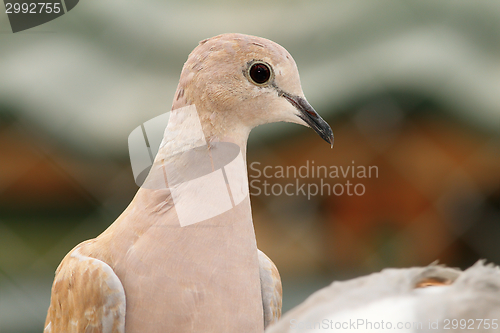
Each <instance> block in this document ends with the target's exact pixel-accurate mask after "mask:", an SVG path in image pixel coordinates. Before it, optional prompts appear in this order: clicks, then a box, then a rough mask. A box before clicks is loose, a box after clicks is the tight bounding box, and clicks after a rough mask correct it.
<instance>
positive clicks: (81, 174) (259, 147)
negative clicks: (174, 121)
mask: <svg viewBox="0 0 500 333" xmlns="http://www.w3.org/2000/svg"><path fill="white" fill-rule="evenodd" d="M1 8H3V7H1ZM225 32H240V33H246V34H252V35H257V36H261V37H266V38H268V39H271V40H273V41H275V42H277V43H279V44H281V45H283V46H284V47H285V48H287V49H288V51H290V53H291V54H292V55H293V56H294V58H295V60H296V62H297V65H298V67H299V71H300V74H301V79H302V86H303V89H304V92H305V95H306V96H307V98H308V100H309V102H310V103H311V104H312V105H313V106H314V107H315V108H316V110H317V111H318V112H319V113H320V114H321V115H322V116H323V117H324V118H325V119H326V120H327V121H328V122H329V123H330V125H331V126H332V128H333V131H334V133H335V142H336V143H335V148H334V149H333V150H331V149H330V147H329V146H328V144H326V143H325V142H323V141H322V140H321V139H320V138H319V137H318V136H317V135H316V134H315V133H314V132H313V131H312V130H310V129H307V128H304V127H300V126H297V125H293V124H271V125H266V126H262V127H259V128H257V129H256V130H254V131H253V132H252V134H251V135H250V140H249V149H248V164H249V165H250V164H251V163H252V162H259V163H260V165H259V167H258V168H259V169H260V170H262V169H263V168H264V167H265V166H293V165H295V166H296V167H300V166H302V165H305V164H306V163H310V164H311V163H312V162H313V161H314V164H315V165H324V166H328V167H329V166H338V167H340V166H343V167H344V168H346V167H347V166H352V165H355V166H366V167H368V166H376V167H377V169H378V177H372V178H357V177H354V178H352V177H349V176H348V177H346V178H344V177H340V178H339V179H333V178H325V179H320V178H318V177H311V178H307V179H300V181H301V182H303V183H306V184H321V181H323V182H328V183H329V184H330V185H335V184H336V183H341V184H345V183H346V181H347V180H349V181H350V182H351V183H353V184H358V183H361V184H363V187H364V189H365V192H364V194H363V195H361V196H358V195H351V196H350V195H347V194H346V193H344V194H342V195H315V196H312V197H311V198H309V199H308V198H307V197H306V196H303V195H294V196H287V195H269V196H266V195H264V194H261V195H254V196H252V205H253V213H254V223H255V228H256V234H257V242H258V245H259V247H260V248H261V249H262V250H263V251H264V252H266V253H267V254H268V255H269V256H270V257H271V258H272V259H273V260H274V261H275V263H276V265H277V266H278V268H279V269H280V272H281V275H282V279H283V287H284V310H285V311H286V310H288V309H290V308H291V307H293V306H295V305H297V304H298V303H300V302H301V301H302V300H303V299H304V298H305V297H306V296H308V295H309V294H311V293H312V292H313V291H315V290H317V289H319V288H320V287H323V286H325V285H327V284H329V283H330V282H331V281H333V280H334V279H346V278H351V277H355V276H359V275H361V274H368V273H370V272H375V271H378V270H380V269H382V268H384V267H408V266H417V265H427V264H429V263H431V262H433V261H435V260H439V261H440V262H441V263H445V264H447V265H450V266H456V267H461V268H465V267H468V266H469V265H471V264H472V263H474V262H475V261H476V260H478V259H479V258H486V259H488V260H489V261H492V262H495V263H497V264H499V263H500V242H499V241H500V140H499V128H500V2H495V1H435V0H429V1H422V0H419V1H382V0H379V1H351V0H343V1H275V2H272V3H270V2H265V1H254V2H248V1H215V2H209V1H205V2H202V1H184V2H182V3H181V2H173V1H158V0H145V1H141V2H137V1H135V2H133V1H115V0H106V1H92V0H88V1H81V2H80V3H79V4H78V5H77V6H76V7H75V8H74V9H73V10H72V11H71V12H69V13H68V14H66V15H63V16H62V17H60V18H58V19H56V20H54V21H52V22H49V23H46V24H44V25H41V26H39V27H36V28H33V29H30V30H26V31H23V32H19V33H16V34H12V32H11V30H10V27H9V22H8V19H7V15H6V14H5V13H4V10H3V9H2V13H1V14H0V332H1V333H13V332H26V333H27V332H41V331H42V330H43V323H44V319H45V315H46V310H47V307H48V304H49V297H50V288H51V283H52V279H53V276H54V271H55V269H56V267H57V265H58V264H59V262H60V260H61V259H62V258H63V256H64V255H65V254H66V253H67V252H68V251H69V250H70V249H71V248H73V247H74V246H75V245H76V244H78V243H79V242H81V241H83V240H85V239H89V238H93V237H95V236H97V235H98V234H99V233H100V232H102V231H103V230H104V229H105V228H107V227H108V226H109V225H110V223H112V222H113V221H114V219H115V218H116V217H117V216H118V215H119V214H120V213H121V212H122V210H123V209H124V208H125V207H126V206H127V204H128V203H129V202H130V200H131V199H132V197H133V195H134V193H135V191H136V190H137V186H136V185H135V183H134V179H133V176H132V171H131V167H130V161H129V157H128V148H127V137H128V134H129V133H130V132H131V131H132V130H133V129H134V128H135V127H137V126H138V125H140V124H141V123H143V122H144V121H147V120H149V119H150V118H153V117H155V116H157V115H159V114H161V113H164V112H167V111H169V110H170V106H171V102H172V97H173V94H174V92H175V88H176V85H177V81H178V77H179V74H180V71H181V68H182V65H183V63H184V61H185V60H186V58H187V56H188V54H189V52H190V51H191V50H192V49H193V48H194V47H195V46H196V45H197V43H198V41H200V40H202V39H205V38H207V37H211V36H214V35H218V34H220V33H225ZM249 175H250V176H257V174H256V172H254V171H252V170H249ZM255 179H257V180H260V181H261V183H260V184H262V182H263V181H264V180H267V181H268V183H270V184H281V185H282V186H284V185H286V184H287V183H290V182H295V179H281V178H276V177H272V178H269V179H267V178H265V177H264V176H261V177H260V178H252V179H251V180H255ZM254 184H255V185H256V186H260V185H258V182H257V183H254ZM260 187H261V188H262V186H260ZM262 189H263V188H262ZM252 192H254V193H255V190H253V191H252Z"/></svg>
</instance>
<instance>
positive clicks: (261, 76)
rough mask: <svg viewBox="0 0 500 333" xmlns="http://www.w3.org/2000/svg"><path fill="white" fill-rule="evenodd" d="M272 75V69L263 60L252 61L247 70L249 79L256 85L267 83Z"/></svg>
mask: <svg viewBox="0 0 500 333" xmlns="http://www.w3.org/2000/svg"><path fill="white" fill-rule="evenodd" d="M272 75H273V71H272V70H271V66H269V65H268V64H266V63H265V62H260V61H259V62H254V63H253V64H252V65H251V66H250V68H249V70H248V76H249V77H250V80H251V81H252V83H254V84H256V85H258V86H262V85H265V84H266V83H268V82H269V81H270V79H271V77H272Z"/></svg>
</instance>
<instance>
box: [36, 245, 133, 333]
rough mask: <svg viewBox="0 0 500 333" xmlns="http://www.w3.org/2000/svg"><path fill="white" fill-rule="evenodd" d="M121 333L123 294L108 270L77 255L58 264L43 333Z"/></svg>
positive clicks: (123, 329) (75, 250) (77, 248)
mask: <svg viewBox="0 0 500 333" xmlns="http://www.w3.org/2000/svg"><path fill="white" fill-rule="evenodd" d="M73 332H74V333H77V332H78V333H81V332H85V333H124V332H125V291H124V290H123V285H122V283H121V282H120V279H119V278H118V276H116V274H115V273H114V271H113V270H112V269H111V267H110V266H109V265H108V264H106V263H104V262H103V261H101V260H98V259H95V258H90V257H87V256H84V255H82V254H80V252H79V246H78V247H76V248H75V249H74V250H73V251H71V252H70V253H69V254H68V255H67V256H66V257H65V258H64V259H63V261H62V262H61V264H60V265H59V267H58V268H57V271H56V277H55V279H54V283H53V285H52V294H51V301H50V307H49V310H48V313H47V320H46V321H45V329H44V333H73Z"/></svg>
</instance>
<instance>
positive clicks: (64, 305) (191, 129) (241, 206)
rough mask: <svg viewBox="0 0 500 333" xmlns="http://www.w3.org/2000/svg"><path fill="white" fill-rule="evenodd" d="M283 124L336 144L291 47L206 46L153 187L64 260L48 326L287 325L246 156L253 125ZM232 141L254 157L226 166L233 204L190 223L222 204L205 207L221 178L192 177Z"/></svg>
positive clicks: (253, 41)
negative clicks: (260, 244)
mask: <svg viewBox="0 0 500 333" xmlns="http://www.w3.org/2000/svg"><path fill="white" fill-rule="evenodd" d="M194 111H195V112H194ZM197 121H198V122H197ZM274 121H290V122H295V123H299V124H303V125H309V126H310V127H312V128H313V129H314V130H315V131H316V132H318V134H320V136H321V137H322V138H323V139H325V140H326V141H328V142H330V143H332V144H333V134H332V132H331V129H330V127H329V126H328V124H326V123H325V122H324V121H323V120H322V119H321V117H319V116H318V115H317V113H316V112H315V111H314V109H313V108H312V107H311V106H310V105H309V104H308V103H307V101H306V100H305V98H304V97H303V93H302V89H301V87H300V80H299V76H298V71H297V68H296V65H295V62H294V61H293V59H292V58H291V56H290V55H289V54H288V52H287V51H286V50H285V49H284V48H283V47H281V46H279V45H278V44H276V43H273V42H271V41H268V40H266V39H263V38H258V37H253V36H246V35H240V34H225V35H220V36H217V37H214V38H211V39H208V40H205V41H202V42H200V45H199V46H198V47H197V48H196V49H195V50H194V51H193V52H192V53H191V54H190V56H189V57H188V60H187V62H186V63H185V65H184V67H183V70H182V73H181V78H180V81H179V86H178V88H177V91H176V93H175V97H174V102H173V106H172V112H171V116H170V120H169V124H168V125H167V129H166V131H165V136H164V139H163V142H162V144H161V146H160V149H159V151H158V154H157V156H156V158H155V161H154V163H153V165H152V167H151V170H150V173H149V175H148V177H147V179H146V181H145V184H144V186H142V187H141V188H140V189H139V190H138V192H137V194H136V196H135V197H134V199H133V200H132V202H131V203H130V205H129V206H128V207H127V209H126V210H125V211H124V212H123V213H122V214H121V215H120V216H119V217H118V219H117V220H116V221H115V222H114V223H113V224H112V225H111V226H110V227H109V228H108V229H107V230H106V231H104V232H103V233H102V234H101V235H99V236H98V237H97V238H95V239H92V240H88V241H86V242H83V243H81V244H79V245H78V246H76V247H75V248H74V249H73V250H72V251H71V252H70V253H69V254H68V255H67V256H66V257H65V258H64V259H63V261H62V262H61V264H60V265H59V267H58V269H57V271H56V277H55V279H54V284H53V287H52V295H51V304H50V307H49V310H48V315H47V320H46V324H45V325H46V326H45V333H49V332H50V333H59V332H61V333H62V332H64V333H71V332H103V333H104V332H113V333H115V332H116V333H123V332H127V333H139V332H140V333H142V332H148V333H155V332H158V333H160V332H161V333H166V332H175V333H183V332H218V333H220V332H248V333H251V332H262V331H263V330H264V325H265V323H266V324H269V323H272V322H274V321H276V320H277V318H278V317H279V315H280V313H281V282H280V280H279V274H278V272H277V269H276V267H275V266H274V264H273V263H272V261H270V259H269V258H267V256H265V255H264V254H263V253H261V252H260V251H258V249H257V245H256V239H255V232H254V229H253V222H252V214H251V207H250V198H249V195H248V181H247V176H246V157H245V156H246V143H247V138H248V134H249V132H250V130H251V129H252V128H253V127H255V126H257V125H260V124H264V123H268V122H274ZM198 129H199V130H198ZM200 131H201V134H200ZM200 140H201V141H200ZM200 142H201V143H204V145H203V144H201V145H200ZM222 143H224V144H229V145H230V146H231V147H233V148H234V147H236V149H237V150H239V155H238V156H241V158H242V163H240V167H237V168H236V171H234V170H233V171H228V170H226V171H225V173H224V177H225V179H226V185H224V186H223V190H224V192H225V191H228V192H230V193H231V194H232V201H231V204H232V205H231V206H230V207H229V208H228V209H226V210H224V211H223V212H222V213H220V214H211V215H210V217H209V218H207V219H204V220H202V221H197V222H196V223H187V224H186V223H183V216H184V215H183V214H185V213H186V209H185V208H186V205H187V207H188V208H189V209H188V210H187V214H188V215H189V214H191V215H193V214H195V215H196V214H198V215H199V214H201V215H203V213H210V212H212V210H213V206H214V205H216V206H218V205H219V201H218V199H217V200H216V201H214V202H213V203H212V204H207V203H206V202H205V203H204V202H197V203H196V204H194V203H195V199H194V198H196V197H197V196H198V195H199V192H200V191H201V192H203V191H205V190H207V188H208V190H211V189H212V187H214V186H215V185H216V184H215V183H208V184H202V185H200V186H198V187H195V186H192V185H189V182H187V181H185V180H186V177H187V178H190V177H191V178H193V174H192V173H190V172H191V171H192V170H199V169H200V168H201V169H203V168H207V167H208V168H209V169H210V170H209V171H211V172H212V173H216V172H219V171H220V170H219V169H220V168H219V167H217V161H216V159H215V156H218V155H221V154H222V155H224V154H225V153H226V150H225V149H226V148H225V147H227V146H224V145H222ZM205 156H207V157H206V158H205ZM203 161H206V163H205V164H204V162H203ZM193 168H194V169H193ZM190 170H191V171H190ZM193 172H195V171H193ZM196 172H198V171H196ZM196 172H195V173H196ZM166 174H167V176H165V175H166ZM227 178H230V179H229V182H228V181H227ZM235 182H236V186H234V183H235ZM197 184H198V183H197ZM219 192H222V190H221V191H219ZM217 198H218V197H217ZM235 198H239V199H238V200H235ZM209 199H210V198H207V200H209ZM212 199H213V198H212ZM191 215H190V216H191Z"/></svg>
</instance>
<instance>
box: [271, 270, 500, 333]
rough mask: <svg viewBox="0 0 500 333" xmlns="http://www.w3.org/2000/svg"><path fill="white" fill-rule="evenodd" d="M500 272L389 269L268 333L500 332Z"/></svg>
mask: <svg viewBox="0 0 500 333" xmlns="http://www.w3.org/2000/svg"><path fill="white" fill-rule="evenodd" d="M499 329H500V269H499V268H498V267H496V266H493V265H491V264H490V265H485V264H484V262H482V261H479V262H478V263H476V264H475V265H474V266H472V267H470V268H469V269H467V270H465V271H463V272H462V271H460V270H457V269H452V268H447V267H443V266H438V265H434V264H433V265H430V266H427V267H414V268H407V269H384V270H383V271H381V272H380V273H374V274H371V275H368V276H363V277H359V278H356V279H352V280H348V281H342V282H333V283H332V284H331V285H330V286H328V287H325V288H323V289H321V290H319V291H317V292H316V293H314V294H312V295H311V296H309V298H308V299H306V300H305V301H304V302H303V303H302V304H300V305H299V306H297V307H295V308H294V309H292V310H290V311H289V312H287V314H286V315H285V316H283V318H281V320H279V321H278V322H277V323H276V324H273V325H271V326H270V327H269V328H268V329H266V333H292V332H294V333H295V332H309V333H312V332H331V331H340V332H356V333H365V332H398V333H400V332H406V333H417V332H419V333H420V332H422V333H425V332H434V333H436V332H437V333H439V332H450V331H451V332H471V331H472V332H484V333H486V332H498V330H499Z"/></svg>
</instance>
